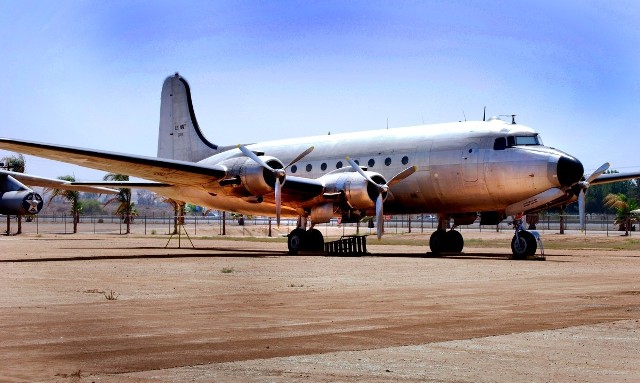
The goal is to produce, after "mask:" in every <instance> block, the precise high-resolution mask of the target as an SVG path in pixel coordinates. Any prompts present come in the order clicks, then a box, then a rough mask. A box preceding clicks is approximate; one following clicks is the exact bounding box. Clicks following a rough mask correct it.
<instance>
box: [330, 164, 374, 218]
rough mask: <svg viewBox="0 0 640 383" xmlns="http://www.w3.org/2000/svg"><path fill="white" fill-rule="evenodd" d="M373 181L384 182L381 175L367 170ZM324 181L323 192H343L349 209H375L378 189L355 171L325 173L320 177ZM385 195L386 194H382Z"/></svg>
mask: <svg viewBox="0 0 640 383" xmlns="http://www.w3.org/2000/svg"><path fill="white" fill-rule="evenodd" d="M367 174H368V175H369V176H370V177H371V179H372V180H373V181H375V182H376V183H378V184H386V182H387V181H386V180H385V179H384V177H383V176H382V175H380V174H379V173H375V172H367ZM322 178H323V181H324V183H325V193H344V197H345V202H346V203H347V205H348V206H349V208H351V209H356V210H370V209H375V207H376V199H377V198H378V195H379V192H378V189H377V188H376V187H375V186H374V185H372V184H371V183H370V182H369V181H367V180H366V179H365V178H364V177H362V176H361V175H360V174H358V173H356V172H344V173H337V174H327V175H326V176H324V177H322ZM383 197H386V196H383Z"/></svg>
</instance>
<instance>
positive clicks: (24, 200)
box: [0, 170, 118, 215]
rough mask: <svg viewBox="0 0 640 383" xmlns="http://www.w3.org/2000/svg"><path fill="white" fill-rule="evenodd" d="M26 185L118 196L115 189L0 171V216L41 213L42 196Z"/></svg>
mask: <svg viewBox="0 0 640 383" xmlns="http://www.w3.org/2000/svg"><path fill="white" fill-rule="evenodd" d="M23 182H24V183H23ZM25 184H26V185H31V186H42V187H47V188H53V189H65V190H66V189H69V190H77V191H83V192H89V193H98V194H118V190H115V189H109V188H105V187H94V186H86V185H73V184H72V183H71V182H69V181H65V180H59V179H55V178H46V177H38V176H33V175H29V174H24V173H16V172H11V171H7V170H0V214H4V215H28V214H38V213H39V212H40V210H41V209H42V203H43V200H42V196H41V195H40V194H38V193H36V192H35V191H33V189H31V188H29V187H28V186H26V185H25Z"/></svg>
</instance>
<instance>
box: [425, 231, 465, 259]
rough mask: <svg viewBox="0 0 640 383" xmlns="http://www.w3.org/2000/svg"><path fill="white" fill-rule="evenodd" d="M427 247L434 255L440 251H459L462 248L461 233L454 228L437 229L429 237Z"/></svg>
mask: <svg viewBox="0 0 640 383" xmlns="http://www.w3.org/2000/svg"><path fill="white" fill-rule="evenodd" d="M429 247H430V248H431V252H432V253H433V254H435V255H439V254H441V253H460V252H462V249H463V248H464V239H463V238H462V234H460V232H459V231H456V230H453V229H451V230H449V231H447V230H445V229H438V230H436V231H434V232H433V234H431V238H429Z"/></svg>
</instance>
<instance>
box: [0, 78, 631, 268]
mask: <svg viewBox="0 0 640 383" xmlns="http://www.w3.org/2000/svg"><path fill="white" fill-rule="evenodd" d="M300 130H302V129H300ZM0 148H2V149H7V150H11V151H16V152H21V153H26V154H31V155H35V156H40V157H44V158H48V159H52V160H57V161H63V162H68V163H73V164H76V165H80V166H86V167H90V168H94V169H100V170H104V171H108V172H112V173H121V174H127V175H130V176H135V177H140V178H144V179H147V180H149V181H150V182H147V183H124V182H119V183H118V182H116V183H113V182H110V183H106V182H93V183H78V182H76V183H73V185H84V186H110V187H144V188H146V189H149V190H153V191H155V192H157V193H159V194H161V195H164V196H167V197H170V198H172V199H174V200H178V201H185V202H189V203H193V204H196V205H201V206H206V207H210V208H214V209H220V210H227V211H233V212H238V213H242V214H253V215H262V216H276V217H277V219H278V221H279V219H280V216H287V217H298V218H299V219H298V222H299V224H298V227H297V228H296V229H294V230H293V231H292V232H291V233H289V236H288V238H289V239H288V245H289V250H290V252H291V253H297V252H298V251H299V250H302V249H310V250H320V249H322V247H323V241H324V239H323V236H322V234H321V233H320V231H319V230H317V229H315V228H314V225H317V224H320V223H325V222H329V220H330V219H331V218H332V217H336V216H337V217H341V219H342V222H356V221H358V220H361V219H362V218H364V217H366V216H376V222H377V233H378V237H379V236H380V235H382V232H383V227H382V226H383V214H421V213H434V212H435V213H437V216H438V228H437V230H436V231H435V232H434V233H433V234H431V237H430V240H429V245H430V248H431V251H432V252H433V253H435V254H441V253H444V252H453V253H457V252H461V251H462V249H463V247H464V240H463V237H462V235H461V234H460V232H459V231H457V230H455V228H456V226H459V225H467V224H471V223H473V222H474V221H476V220H477V219H478V218H479V219H480V223H481V224H483V225H494V224H497V223H499V222H501V221H502V220H504V219H505V218H506V217H507V216H512V215H517V214H528V213H535V212H539V211H541V210H544V209H548V208H550V207H554V206H560V205H566V204H569V203H572V202H575V201H578V200H580V201H583V200H584V198H583V196H584V193H585V191H586V190H587V189H588V188H589V186H590V185H594V184H599V183H606V182H615V181H619V180H625V179H631V178H637V177H640V173H625V174H623V173H614V174H603V173H604V171H605V170H606V169H607V168H608V166H609V165H608V164H605V165H603V166H602V167H601V168H600V169H598V170H597V171H596V172H594V173H593V174H591V175H587V176H585V175H584V174H583V173H584V169H583V166H582V164H581V163H580V161H579V160H578V159H576V158H575V157H573V156H571V155H569V154H567V153H564V152H562V151H560V150H558V149H554V148H552V147H548V146H544V145H543V143H542V140H541V138H540V136H539V135H538V133H536V132H535V131H534V130H533V129H531V128H528V127H526V126H523V125H519V124H517V123H516V122H515V120H514V119H513V118H512V120H511V121H510V122H507V121H502V120H500V119H498V118H491V119H489V120H488V121H484V120H483V121H469V122H467V121H465V122H454V123H445V124H434V125H421V126H411V127H405V128H395V129H384V130H373V131H364V132H355V133H345V134H332V135H326V136H312V137H303V138H291V139H284V140H274V141H268V142H263V143H255V144H246V145H237V146H225V147H222V146H218V145H216V144H213V143H212V142H210V141H209V140H207V139H206V138H205V137H204V135H203V134H202V131H201V130H200V127H199V126H198V123H197V120H196V116H195V113H194V110H193V104H192V102H191V92H190V88H189V85H188V84H187V82H186V81H185V79H184V78H182V77H181V76H179V75H178V74H177V73H176V74H175V75H173V76H170V77H168V78H167V79H166V80H165V82H164V85H163V88H162V95H161V106H160V126H159V137H158V157H157V158H156V157H146V156H138V155H130V154H122V153H115V152H108V151H100V150H91V149H84V148H77V147H69V146H63V145H54V144H44V143H38V142H31V141H23V140H15V139H8V138H2V139H0ZM451 222H453V225H452V226H451ZM450 226H451V227H450ZM536 246H537V244H536V240H535V238H534V236H533V235H532V234H531V233H529V232H527V231H525V230H523V231H522V232H520V233H518V234H517V235H514V238H513V240H512V246H511V248H512V251H513V254H514V257H516V258H524V257H526V256H528V255H533V254H534V253H535V250H536Z"/></svg>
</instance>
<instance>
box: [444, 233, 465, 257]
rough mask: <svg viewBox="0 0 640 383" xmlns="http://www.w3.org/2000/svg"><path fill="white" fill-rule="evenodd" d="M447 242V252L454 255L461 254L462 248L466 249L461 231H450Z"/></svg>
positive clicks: (446, 236) (446, 237) (446, 238)
mask: <svg viewBox="0 0 640 383" xmlns="http://www.w3.org/2000/svg"><path fill="white" fill-rule="evenodd" d="M444 238H445V241H446V249H447V250H446V251H450V252H452V253H461V252H462V248H463V247H464V238H462V234H460V232H459V231H455V230H449V231H447V234H446V235H445V237H444Z"/></svg>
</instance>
